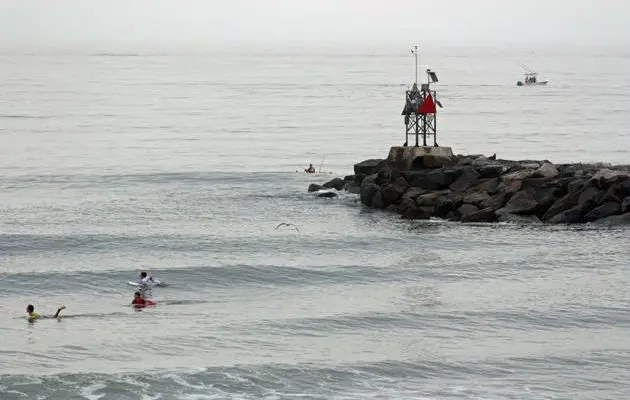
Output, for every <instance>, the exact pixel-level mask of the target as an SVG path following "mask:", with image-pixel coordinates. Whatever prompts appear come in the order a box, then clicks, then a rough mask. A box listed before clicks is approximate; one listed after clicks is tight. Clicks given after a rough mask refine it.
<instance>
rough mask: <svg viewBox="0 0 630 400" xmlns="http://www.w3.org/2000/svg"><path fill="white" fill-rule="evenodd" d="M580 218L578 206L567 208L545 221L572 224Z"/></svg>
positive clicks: (580, 213) (580, 211)
mask: <svg viewBox="0 0 630 400" xmlns="http://www.w3.org/2000/svg"><path fill="white" fill-rule="evenodd" d="M581 219H582V210H581V209H580V207H579V206H575V207H573V208H569V209H568V210H565V211H562V212H561V213H558V214H556V215H554V216H553V217H551V218H550V219H549V220H548V221H547V222H549V223H552V224H574V223H577V222H580V221H581Z"/></svg>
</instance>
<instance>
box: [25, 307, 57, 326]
mask: <svg viewBox="0 0 630 400" xmlns="http://www.w3.org/2000/svg"><path fill="white" fill-rule="evenodd" d="M65 308H66V306H61V307H59V308H58V309H57V312H56V313H55V315H54V316H52V318H59V313H60V312H61V311H62V310H64V309H65ZM26 313H27V314H28V322H35V321H37V320H38V319H40V318H51V317H47V316H43V317H42V316H41V315H40V314H39V313H36V312H35V307H34V306H33V305H32V304H29V305H27V306H26Z"/></svg>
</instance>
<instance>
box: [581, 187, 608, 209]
mask: <svg viewBox="0 0 630 400" xmlns="http://www.w3.org/2000/svg"><path fill="white" fill-rule="evenodd" d="M601 197H603V193H602V192H600V190H599V189H598V188H596V187H595V186H592V185H586V187H584V189H583V190H582V192H581V193H580V197H578V207H580V209H581V210H582V211H583V212H584V213H585V212H586V211H588V210H591V209H593V208H595V206H596V205H597V204H598V202H599V199H600V198H601Z"/></svg>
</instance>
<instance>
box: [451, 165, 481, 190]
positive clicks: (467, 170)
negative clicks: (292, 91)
mask: <svg viewBox="0 0 630 400" xmlns="http://www.w3.org/2000/svg"><path fill="white" fill-rule="evenodd" d="M478 179H479V173H478V172H477V171H476V170H475V169H474V168H473V167H463V168H462V169H461V173H460V174H459V177H458V178H457V180H455V182H453V183H452V184H451V185H450V189H451V190H452V191H454V192H464V191H466V190H468V189H470V188H471V187H473V186H475V185H476V184H477V181H478Z"/></svg>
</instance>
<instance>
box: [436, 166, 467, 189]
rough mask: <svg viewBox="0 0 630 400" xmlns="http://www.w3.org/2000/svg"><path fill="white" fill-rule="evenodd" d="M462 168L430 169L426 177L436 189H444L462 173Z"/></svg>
mask: <svg viewBox="0 0 630 400" xmlns="http://www.w3.org/2000/svg"><path fill="white" fill-rule="evenodd" d="M462 172H463V171H462V170H461V169H458V168H443V169H439V170H433V171H430V172H429V173H428V174H427V178H428V179H429V180H430V181H432V182H433V183H434V184H435V186H436V187H437V189H439V190H441V189H446V188H447V187H449V186H450V185H451V184H452V183H453V182H455V180H457V178H459V177H460V175H461V174H462Z"/></svg>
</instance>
